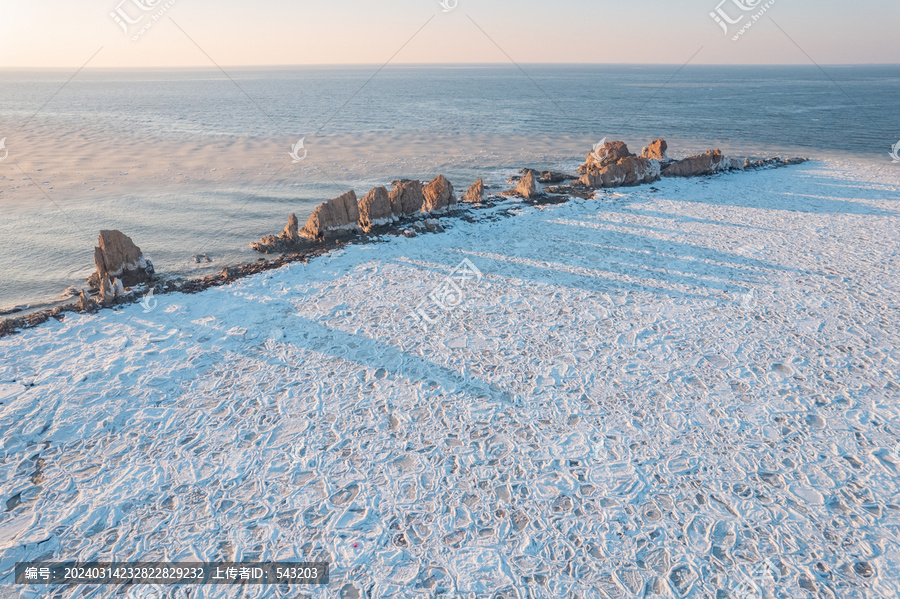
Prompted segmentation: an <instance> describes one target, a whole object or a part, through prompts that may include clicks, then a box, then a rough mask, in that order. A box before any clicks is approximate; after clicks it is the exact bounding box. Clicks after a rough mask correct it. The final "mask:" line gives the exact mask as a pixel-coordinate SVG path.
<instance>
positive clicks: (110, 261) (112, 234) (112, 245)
mask: <svg viewBox="0 0 900 599" xmlns="http://www.w3.org/2000/svg"><path fill="white" fill-rule="evenodd" d="M94 264H95V265H96V267H97V272H96V273H95V274H94V275H92V276H91V278H90V279H89V281H90V282H91V283H92V285H94V286H95V287H100V285H101V284H102V281H103V280H104V279H108V280H112V279H118V280H119V281H120V282H121V284H122V285H124V286H126V287H132V286H134V285H140V284H142V283H146V282H148V281H150V280H151V279H152V278H153V264H152V263H151V262H150V261H149V260H147V259H146V258H144V254H143V253H142V252H141V248H139V247H138V246H136V245H135V244H134V242H133V241H132V240H131V238H130V237H128V236H127V235H125V234H124V233H122V232H121V231H100V237H99V245H98V247H95V248H94Z"/></svg>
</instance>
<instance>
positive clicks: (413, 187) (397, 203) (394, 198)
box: [389, 179, 425, 216]
mask: <svg viewBox="0 0 900 599" xmlns="http://www.w3.org/2000/svg"><path fill="white" fill-rule="evenodd" d="M389 195H390V199H391V211H392V212H393V213H394V215H395V216H406V215H410V214H415V213H417V212H421V211H422V204H424V203H425V196H423V195H422V184H421V183H420V182H419V181H410V180H408V179H401V180H400V181H397V182H395V183H394V188H393V189H392V190H391V193H390V194H389Z"/></svg>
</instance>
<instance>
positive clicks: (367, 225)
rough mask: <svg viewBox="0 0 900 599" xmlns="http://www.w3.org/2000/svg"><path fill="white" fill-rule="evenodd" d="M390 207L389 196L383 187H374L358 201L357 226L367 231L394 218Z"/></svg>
mask: <svg viewBox="0 0 900 599" xmlns="http://www.w3.org/2000/svg"><path fill="white" fill-rule="evenodd" d="M396 218H397V217H396V216H394V211H393V210H392V209H391V197H390V195H388V192H387V189H385V188H384V187H376V188H375V189H373V190H372V191H370V192H369V193H367V194H366V195H365V197H364V198H363V199H361V200H360V201H359V226H360V227H362V228H363V229H364V230H366V231H369V230H371V229H372V227H377V226H381V225H386V224H389V223H392V222H394V220H396Z"/></svg>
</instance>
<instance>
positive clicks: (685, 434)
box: [0, 162, 900, 599]
mask: <svg viewBox="0 0 900 599" xmlns="http://www.w3.org/2000/svg"><path fill="white" fill-rule="evenodd" d="M507 208H513V209H514V210H515V211H516V212H517V214H515V215H514V216H513V217H500V216H498V217H497V218H495V219H493V218H486V219H485V220H483V221H482V222H466V221H462V220H453V219H445V223H446V226H447V228H448V230H447V232H446V233H444V234H441V235H427V236H419V237H415V238H412V239H407V238H403V237H399V238H397V237H392V238H390V239H386V240H385V242H384V243H379V244H372V245H360V246H349V247H347V248H346V249H345V250H342V251H341V252H338V253H336V254H333V255H330V256H326V257H322V258H318V259H315V260H313V261H311V262H310V263H309V264H293V265H290V266H287V267H284V268H283V269H281V270H277V271H271V272H268V273H264V274H261V275H257V276H254V277H250V278H247V279H243V280H241V281H239V282H236V283H234V284H232V285H229V286H226V287H221V288H215V289H209V290H207V291H204V292H203V293H201V294H198V295H192V296H187V295H179V294H173V295H166V296H162V297H160V298H158V304H156V306H155V307H154V308H153V310H151V311H149V312H145V309H146V308H145V307H142V306H141V305H137V304H135V305H128V306H125V307H123V308H122V309H121V310H118V311H116V312H112V311H103V312H101V313H100V314H99V315H96V316H90V315H72V316H70V317H69V318H67V319H66V320H65V321H64V322H63V323H57V322H52V323H49V324H46V325H43V326H41V327H39V328H36V329H33V330H29V331H25V332H23V333H22V334H20V335H17V336H14V337H10V338H8V339H3V340H0V431H2V446H0V501H2V502H4V504H3V505H2V508H3V509H4V511H3V512H2V513H0V577H2V578H0V597H2V596H5V595H6V594H8V595H10V596H13V597H32V596H41V588H40V587H13V586H12V585H11V584H10V583H11V571H12V567H13V564H14V563H15V562H18V561H26V560H34V559H38V558H45V559H52V560H54V561H62V560H91V559H96V560H112V559H115V560H118V561H126V560H142V559H143V560H149V559H157V558H163V557H164V558H166V559H169V560H180V561H197V560H209V561H212V560H226V559H228V560H238V561H240V560H256V559H260V560H293V559H325V560H328V561H330V562H331V563H332V583H331V585H330V586H329V588H328V589H311V588H302V589H301V588H293V589H290V591H289V592H287V590H286V589H280V588H278V587H259V588H256V589H251V590H252V592H251V594H250V595H249V596H266V597H278V596H290V597H298V596H301V597H302V596H307V595H309V596H316V597H332V596H340V597H367V596H371V597H432V596H439V595H441V594H442V593H443V594H444V595H445V596H459V597H494V596H499V597H523V598H524V597H653V596H661V597H682V596H684V597H726V596H733V597H738V596H742V595H739V593H741V592H746V590H747V589H748V588H750V589H752V590H753V592H757V596H760V597H761V596H764V595H760V594H759V591H763V592H765V593H768V595H765V596H785V597H797V598H800V597H840V598H845V597H871V598H873V599H874V598H881V597H889V596H897V595H898V593H900V574H898V572H900V554H898V545H897V541H898V536H900V505H898V504H900V501H898V497H900V408H898V399H900V374H898V360H900V343H898V341H900V314H898V307H900V283H898V276H897V275H898V270H900V268H898V267H900V255H898V250H900V227H898V224H900V219H898V215H900V169H891V167H890V166H887V167H883V168H879V167H857V166H856V165H853V164H852V163H839V162H830V163H827V164H826V163H811V164H808V165H805V166H803V167H798V168H793V169H783V170H778V171H766V172H750V173H737V174H732V175H727V176H720V177H714V178H710V179H702V180H665V181H662V182H659V183H656V184H654V186H653V187H642V188H635V189H633V190H629V191H625V192H621V193H619V192H617V193H606V194H604V193H600V194H598V199H597V200H573V201H571V202H569V203H567V204H562V205H552V206H543V207H540V208H538V207H527V206H522V205H520V204H518V203H517V202H516V201H515V200H510V201H508V202H506V203H504V204H503V205H501V206H499V207H497V208H495V209H494V210H497V211H500V210H504V209H507ZM483 215H484V216H488V217H489V216H490V214H489V212H487V211H486V212H484V213H483ZM464 259H468V260H469V263H470V264H471V265H472V266H471V267H468V266H467V267H466V268H467V269H468V270H467V272H468V273H469V274H470V275H471V274H472V273H473V272H475V271H474V270H472V268H474V269H477V273H478V275H479V276H470V277H469V279H468V280H466V281H463V280H460V279H459V278H454V279H451V281H453V284H451V283H450V282H449V281H448V280H447V277H448V275H450V274H451V273H453V272H454V268H455V267H457V265H459V264H460V263H461V262H463V260H464ZM457 274H458V271H457ZM454 284H455V285H456V286H455V287H454ZM430 297H431V299H429V298H430ZM436 300H437V301H440V302H443V303H444V304H446V305H448V306H454V307H453V308H452V310H442V309H441V308H436V306H435V303H434V302H435V301H436ZM422 302H424V303H422ZM457 304H458V305H457ZM420 306H421V307H422V308H424V309H427V313H428V314H429V319H430V320H432V321H435V322H433V323H432V324H428V323H427V322H424V323H423V321H422V320H421V319H416V318H415V317H414V316H413V315H412V313H413V312H414V311H415V309H416V308H417V307H420ZM82 591H83V592H84V595H83V596H90V597H112V596H114V593H116V592H117V589H114V588H110V587H96V588H93V589H88V588H84V589H80V590H79V591H78V592H82ZM190 591H191V594H190V597H192V598H193V597H225V596H237V592H236V591H229V590H227V589H224V588H223V587H191V588H190ZM68 592H69V593H71V591H68ZM132 592H133V590H132ZM59 596H62V595H61V594H60V595H59ZM744 596H748V597H749V596H753V595H744Z"/></svg>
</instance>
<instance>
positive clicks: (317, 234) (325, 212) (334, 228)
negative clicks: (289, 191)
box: [300, 190, 359, 239]
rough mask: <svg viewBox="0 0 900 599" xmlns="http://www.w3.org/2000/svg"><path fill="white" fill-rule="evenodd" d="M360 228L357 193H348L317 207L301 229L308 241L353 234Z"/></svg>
mask: <svg viewBox="0 0 900 599" xmlns="http://www.w3.org/2000/svg"><path fill="white" fill-rule="evenodd" d="M358 227H359V206H358V204H357V201H356V192H354V191H352V190H351V191H348V192H347V193H345V194H343V195H340V196H338V197H336V198H334V199H331V200H328V201H327V202H325V203H323V204H319V205H318V206H316V209H315V210H313V213H312V214H311V215H310V216H309V218H308V219H307V220H306V224H305V225H303V228H302V229H300V235H302V236H303V237H306V238H307V239H324V238H325V237H334V236H336V235H340V234H342V233H348V232H351V231H353V230H355V229H357V228H358Z"/></svg>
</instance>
